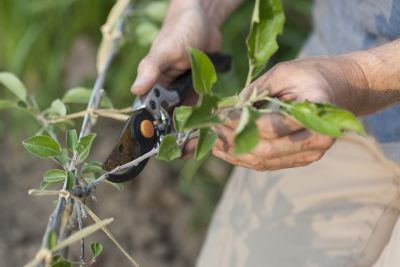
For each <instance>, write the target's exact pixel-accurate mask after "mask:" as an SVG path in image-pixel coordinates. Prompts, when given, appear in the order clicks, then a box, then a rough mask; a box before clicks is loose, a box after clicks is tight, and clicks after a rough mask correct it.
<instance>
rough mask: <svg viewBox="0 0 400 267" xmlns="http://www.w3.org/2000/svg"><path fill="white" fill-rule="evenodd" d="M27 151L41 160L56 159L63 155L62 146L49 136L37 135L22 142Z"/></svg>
mask: <svg viewBox="0 0 400 267" xmlns="http://www.w3.org/2000/svg"><path fill="white" fill-rule="evenodd" d="M22 144H23V146H24V147H25V149H26V150H28V151H29V152H30V153H32V154H33V155H35V156H38V157H40V158H48V157H55V156H58V155H60V154H61V147H60V145H59V144H58V143H57V142H56V141H55V140H54V139H52V138H51V137H50V136H47V135H37V136H33V137H31V138H28V139H26V140H25V141H23V142H22Z"/></svg>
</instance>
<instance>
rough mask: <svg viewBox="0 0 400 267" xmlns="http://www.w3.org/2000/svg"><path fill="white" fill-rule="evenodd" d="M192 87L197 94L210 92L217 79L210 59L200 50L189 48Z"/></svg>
mask: <svg viewBox="0 0 400 267" xmlns="http://www.w3.org/2000/svg"><path fill="white" fill-rule="evenodd" d="M189 58H190V63H191V66H192V78H193V87H194V89H195V90H196V92H197V93H198V94H199V95H204V94H211V93H212V87H213V85H214V84H215V83H216V81H217V73H216V72H215V68H214V65H213V63H212V62H211V60H210V59H209V58H208V56H207V55H206V54H205V53H203V52H202V51H200V50H198V49H195V48H189Z"/></svg>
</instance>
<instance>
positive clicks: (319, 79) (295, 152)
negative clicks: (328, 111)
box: [213, 57, 367, 171]
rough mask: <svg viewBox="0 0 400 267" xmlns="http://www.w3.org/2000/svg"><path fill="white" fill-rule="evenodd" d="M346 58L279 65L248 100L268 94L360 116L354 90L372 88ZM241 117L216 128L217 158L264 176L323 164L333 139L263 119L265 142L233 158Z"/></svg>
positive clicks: (282, 120) (271, 117)
mask: <svg viewBox="0 0 400 267" xmlns="http://www.w3.org/2000/svg"><path fill="white" fill-rule="evenodd" d="M354 64H355V63H354V62H352V61H349V60H347V59H344V58H340V57H337V58H333V57H315V58H306V59H300V60H294V61H290V62H285V63H281V64H278V65H277V66H275V67H274V68H272V69H271V70H270V71H268V72H267V73H265V74H264V75H262V76H261V77H260V78H259V79H257V80H256V81H255V82H254V83H253V84H252V85H250V86H249V87H248V88H246V89H245V90H243V92H242V93H241V96H242V97H244V98H248V97H249V96H250V95H251V93H252V92H253V90H257V91H259V92H261V91H265V90H268V92H269V95H270V96H271V97H278V98H281V99H285V100H292V101H303V100H309V101H312V102H327V103H332V104H335V105H339V106H342V107H344V108H347V109H350V110H351V111H353V112H356V113H357V111H358V110H360V109H359V107H360V104H361V103H359V100H358V98H357V96H356V95H355V91H354V90H352V89H354V88H355V87H357V88H361V87H363V86H365V87H367V85H366V84H365V83H366V82H365V80H364V79H363V75H362V74H363V73H362V70H361V69H360V68H359V67H358V66H356V65H354ZM239 119H240V114H238V113H233V114H230V116H229V118H228V119H227V120H226V121H225V123H224V124H223V125H220V126H216V127H215V130H216V132H217V134H218V136H219V139H218V140H217V143H216V145H215V146H214V149H213V154H214V155H215V156H217V157H219V158H221V159H223V160H225V161H227V162H229V163H231V164H234V165H238V166H243V167H247V168H250V169H255V170H259V171H265V170H277V169H283V168H290V167H298V166H304V165H307V164H310V163H312V162H314V161H316V160H318V159H320V158H321V157H322V156H323V154H324V153H325V152H326V151H327V150H328V149H329V148H330V147H331V146H332V144H333V143H334V139H332V138H330V137H327V136H324V135H321V134H318V133H314V132H310V131H308V130H307V129H304V128H303V127H302V126H300V125H299V124H298V123H296V122H295V121H294V120H292V119H291V118H288V117H286V116H283V115H281V114H278V113H272V114H264V115H262V116H261V117H260V118H259V119H258V121H257V127H258V129H259V138H260V141H259V143H258V145H257V146H256V147H255V148H254V149H253V150H252V151H251V152H250V153H247V154H244V155H239V156H237V155H235V154H234V153H233V142H234V136H235V129H236V127H237V125H238V123H239Z"/></svg>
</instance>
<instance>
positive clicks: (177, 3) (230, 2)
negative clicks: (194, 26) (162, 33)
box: [166, 0, 243, 26]
mask: <svg viewBox="0 0 400 267" xmlns="http://www.w3.org/2000/svg"><path fill="white" fill-rule="evenodd" d="M242 2H243V0H171V2H170V7H169V10H168V13H167V17H166V20H169V19H173V18H174V17H176V16H177V15H178V14H179V13H180V12H183V11H184V10H185V9H188V8H202V9H204V10H205V11H206V13H207V15H208V16H209V18H210V20H211V21H210V22H212V23H215V24H216V25H217V26H220V25H221V24H222V23H223V22H224V21H225V20H226V18H227V17H228V16H229V15H230V14H231V13H232V12H233V11H234V10H235V9H236V8H237V7H238V6H239V5H240V4H241V3H242Z"/></svg>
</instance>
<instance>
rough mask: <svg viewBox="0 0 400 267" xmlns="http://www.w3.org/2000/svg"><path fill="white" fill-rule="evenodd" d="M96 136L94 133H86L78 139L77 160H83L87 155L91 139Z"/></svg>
mask: <svg viewBox="0 0 400 267" xmlns="http://www.w3.org/2000/svg"><path fill="white" fill-rule="evenodd" d="M95 138H96V134H95V133H91V134H88V135H86V136H84V137H82V138H81V140H79V144H78V148H77V151H78V154H79V161H80V162H83V161H84V160H85V159H86V158H87V157H88V155H89V152H90V148H91V147H92V143H93V140H94V139H95Z"/></svg>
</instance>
